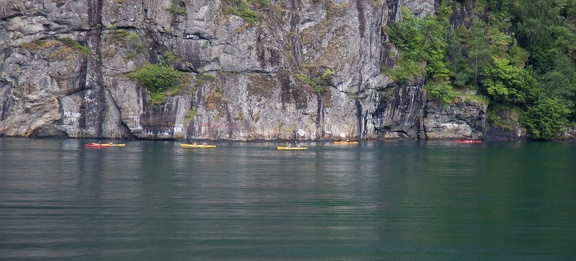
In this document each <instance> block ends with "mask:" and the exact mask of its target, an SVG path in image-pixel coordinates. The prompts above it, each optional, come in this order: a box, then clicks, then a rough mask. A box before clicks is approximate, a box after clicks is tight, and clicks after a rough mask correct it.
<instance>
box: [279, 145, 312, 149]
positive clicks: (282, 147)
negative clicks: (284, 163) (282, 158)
mask: <svg viewBox="0 0 576 261" xmlns="http://www.w3.org/2000/svg"><path fill="white" fill-rule="evenodd" d="M276 148H277V149H278V150H307V149H308V148H306V147H286V146H278V147H276Z"/></svg>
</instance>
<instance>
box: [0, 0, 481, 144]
mask: <svg viewBox="0 0 576 261" xmlns="http://www.w3.org/2000/svg"><path fill="white" fill-rule="evenodd" d="M229 2H230V1H223V0H196V1H172V0H161V1H153V0H76V1H66V0H52V1H48V0H44V1H42V0H34V1H24V0H16V1H15V0H0V58H1V59H0V135H1V136H22V137H30V136H36V137H73V138H82V137H93V138H104V137H105V138H119V139H120V138H138V139H226V140H260V139H263V140H275V139H301V140H319V139H333V138H343V137H359V138H365V139H381V138H410V139H418V138H420V139H444V138H459V137H465V136H469V135H472V134H474V135H477V136H478V135H479V136H481V135H482V131H483V127H484V125H485V123H484V122H485V111H486V110H485V106H484V107H482V105H479V104H475V103H472V102H463V103H458V104H457V105H454V106H452V107H446V108H443V109H439V108H438V105H436V104H435V103H434V102H433V101H428V100H427V98H426V93H425V91H424V90H423V89H422V88H421V84H415V85H414V86H410V87H394V84H393V83H391V82H390V80H389V79H388V78H387V77H386V76H385V75H383V74H382V73H381V68H382V67H390V66H393V65H394V53H395V51H394V49H393V47H392V46H391V44H389V43H388V40H387V36H386V35H385V34H384V33H383V30H382V26H384V25H386V24H389V23H393V22H395V21H398V20H399V19H401V17H400V14H399V10H400V7H401V6H406V7H408V8H410V9H411V10H412V11H413V12H414V13H416V14H417V15H418V16H426V15H428V14H431V13H433V12H434V4H435V1H434V0H387V1H363V0H326V1H312V0H290V1H274V0H271V1H269V3H270V4H269V5H268V6H257V5H254V6H252V8H253V10H255V11H257V13H258V15H259V18H258V21H257V22H255V23H249V22H248V21H246V20H244V19H243V18H241V17H239V16H235V15H233V14H231V13H230V11H229V10H230V9H229V8H230V3H229ZM181 10H183V12H180V11H181ZM70 39H71V40H73V41H74V42H76V43H78V44H80V45H83V46H85V47H88V48H89V49H90V51H91V52H90V53H88V54H87V53H86V52H85V51H82V49H81V48H78V46H73V45H71V44H70ZM169 54H175V57H176V58H175V59H171V60H169V64H170V66H172V67H174V68H176V69H178V70H180V71H183V72H185V73H186V75H187V77H189V78H190V84H189V85H188V86H185V87H184V88H182V89H181V90H179V91H178V92H176V93H170V96H169V97H168V99H167V100H166V102H165V103H164V104H153V103H152V102H151V98H150V94H149V93H148V92H147V91H146V89H144V88H143V87H142V86H138V85H137V84H136V83H135V82H134V81H132V80H130V79H128V77H127V76H126V74H127V73H129V72H132V71H134V70H136V69H137V68H139V67H141V66H144V65H145V64H146V63H149V62H150V63H157V62H159V61H162V60H163V61H168V60H167V59H166V58H167V57H168V56H169ZM173 58H174V57H173ZM328 69H329V70H331V71H332V72H334V74H333V75H332V76H330V77H329V78H327V79H326V82H327V83H328V86H327V87H326V88H325V89H324V91H323V92H315V91H314V90H313V89H312V87H311V86H309V85H307V84H306V83H305V82H303V81H302V80H301V79H298V77H297V75H298V74H302V75H306V76H308V77H320V76H321V75H322V74H323V72H325V71H326V70H328ZM207 76H210V77H207ZM206 79H208V80H206ZM447 124H456V125H457V130H456V131H455V130H454V129H453V128H452V129H451V128H447V127H446V128H445V127H442V126H448V125H447Z"/></svg>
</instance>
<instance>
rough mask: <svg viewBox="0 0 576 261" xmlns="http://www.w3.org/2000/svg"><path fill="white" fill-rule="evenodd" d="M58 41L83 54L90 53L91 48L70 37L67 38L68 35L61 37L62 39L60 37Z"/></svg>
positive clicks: (87, 54)
mask: <svg viewBox="0 0 576 261" xmlns="http://www.w3.org/2000/svg"><path fill="white" fill-rule="evenodd" d="M60 42H62V43H63V44H65V45H66V46H68V47H70V48H72V49H74V50H76V51H78V52H80V53H81V54H82V55H84V56H89V55H92V50H90V48H88V46H85V45H81V44H80V43H78V42H76V41H74V40H72V38H68V37H66V38H62V39H60Z"/></svg>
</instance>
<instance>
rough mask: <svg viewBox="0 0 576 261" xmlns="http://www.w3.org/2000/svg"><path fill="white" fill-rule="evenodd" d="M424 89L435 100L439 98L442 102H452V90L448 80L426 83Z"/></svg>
mask: <svg viewBox="0 0 576 261" xmlns="http://www.w3.org/2000/svg"><path fill="white" fill-rule="evenodd" d="M424 89H426V91H428V94H429V95H430V96H432V97H433V98H434V99H436V100H441V101H443V102H444V103H452V100H454V97H456V95H455V94H454V90H453V89H452V85H450V83H449V82H442V83H427V84H426V85H424Z"/></svg>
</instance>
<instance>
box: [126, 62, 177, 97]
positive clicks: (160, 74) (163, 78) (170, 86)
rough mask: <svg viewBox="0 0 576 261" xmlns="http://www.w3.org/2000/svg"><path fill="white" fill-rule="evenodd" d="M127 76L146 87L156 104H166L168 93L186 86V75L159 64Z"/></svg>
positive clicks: (140, 69) (142, 68) (148, 65)
mask: <svg viewBox="0 0 576 261" xmlns="http://www.w3.org/2000/svg"><path fill="white" fill-rule="evenodd" d="M127 76H128V78H129V79H131V80H135V81H136V82H138V84H140V85H141V86H144V87H145V88H146V90H148V91H149V92H150V96H151V97H152V102H153V103H155V104H161V103H164V101H165V99H166V98H165V95H166V94H165V93H166V91H169V90H172V91H173V90H178V89H180V88H181V86H183V85H184V84H185V80H184V79H185V77H184V73H182V72H180V71H177V70H174V69H173V68H171V67H168V66H165V65H158V64H147V65H145V66H144V67H141V68H138V69H137V70H136V71H133V72H131V73H129V74H128V75H127Z"/></svg>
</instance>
